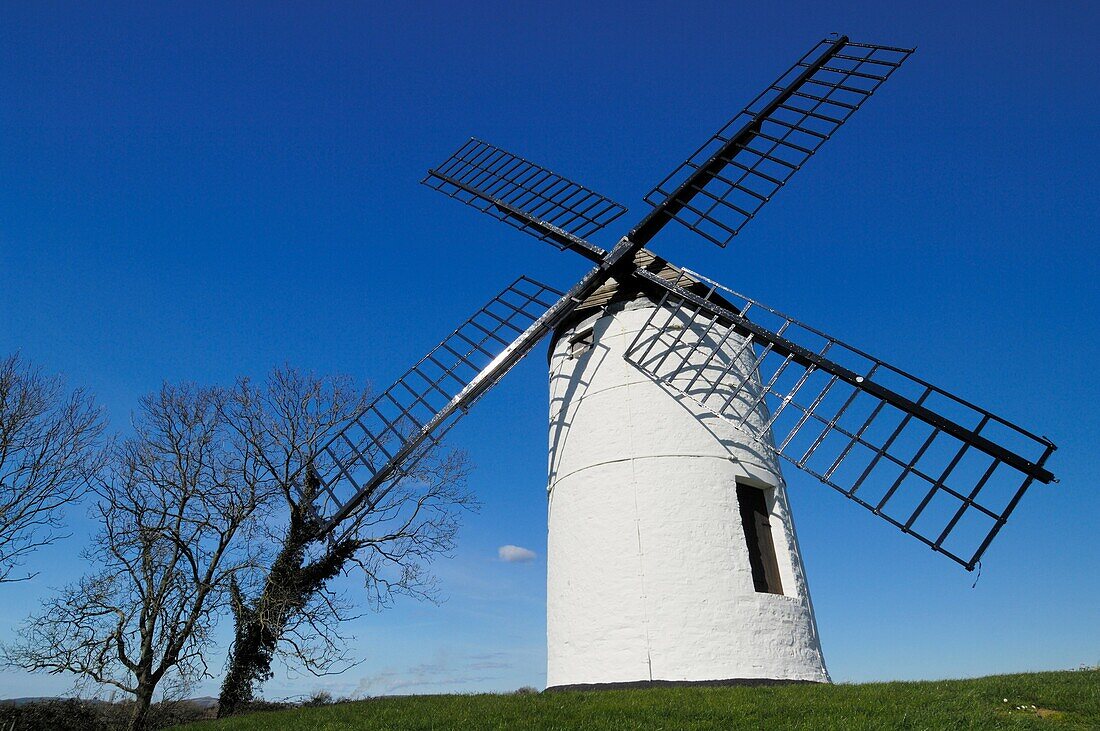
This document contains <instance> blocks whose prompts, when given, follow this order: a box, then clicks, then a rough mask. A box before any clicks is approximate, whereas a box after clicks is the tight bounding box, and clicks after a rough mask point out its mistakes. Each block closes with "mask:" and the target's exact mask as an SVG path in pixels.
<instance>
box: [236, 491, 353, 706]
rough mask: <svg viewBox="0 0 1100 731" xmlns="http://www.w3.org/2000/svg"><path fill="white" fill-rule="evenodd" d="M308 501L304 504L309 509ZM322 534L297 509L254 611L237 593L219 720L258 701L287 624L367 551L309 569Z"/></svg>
mask: <svg viewBox="0 0 1100 731" xmlns="http://www.w3.org/2000/svg"><path fill="white" fill-rule="evenodd" d="M318 484H319V483H318V482H317V478H316V476H315V475H312V474H310V475H308V476H307V486H308V487H311V488H313V490H316V489H317V486H318ZM308 494H309V493H308V491H307V495H308ZM307 500H308V497H307V498H304V500H303V504H307V503H306V501H307ZM317 528H318V525H317V521H316V518H313V517H312V516H310V515H309V514H307V513H306V511H305V510H304V509H303V508H301V507H300V506H297V505H295V506H292V507H291V511H290V523H289V525H288V526H287V532H286V537H285V538H284V539H283V545H282V548H280V549H279V553H278V555H277V556H276V557H275V561H274V562H273V563H272V564H271V570H270V571H269V572H268V574H267V577H266V578H265V580H264V586H263V590H262V591H261V592H260V595H259V596H258V597H256V599H255V600H254V601H253V602H252V603H251V605H248V604H247V603H246V601H245V599H244V598H243V597H242V596H241V595H240V592H239V590H238V589H237V588H236V586H233V587H232V591H233V621H234V625H235V632H234V640H233V648H232V650H231V651H230V654H229V668H228V670H227V671H226V674H225V680H224V681H223V682H222V689H221V694H220V696H219V697H218V718H225V717H226V716H230V715H232V714H234V713H235V712H237V711H239V710H240V709H241V708H242V707H243V706H244V705H245V704H246V703H248V702H250V701H251V700H252V697H253V691H254V685H255V683H257V682H262V681H264V680H267V679H268V678H270V677H271V660H272V658H273V656H274V654H275V649H276V647H277V645H278V644H279V640H280V638H281V637H282V634H283V631H284V630H285V629H286V626H287V623H288V622H289V621H290V619H291V618H292V617H293V616H294V615H295V614H296V613H297V612H299V611H301V610H302V609H303V608H304V607H305V606H306V604H307V603H308V602H309V600H310V599H311V598H312V597H313V595H314V594H315V593H316V592H317V591H319V590H320V589H322V588H323V587H324V585H325V582H327V581H328V580H329V579H331V578H332V577H333V576H335V575H336V574H337V573H339V572H340V570H341V569H342V568H343V566H344V564H345V563H347V561H348V559H350V558H351V557H352V556H353V555H354V554H355V552H356V551H357V550H359V548H360V547H361V545H362V544H360V543H359V542H358V541H356V540H345V541H341V542H340V543H337V544H336V545H334V546H331V547H330V548H329V550H328V551H326V552H325V554H324V555H323V556H321V557H320V558H319V559H317V560H316V561H314V562H313V563H310V564H306V563H305V557H306V548H307V547H308V546H309V545H310V544H311V543H313V542H314V541H317V540H320V538H319V537H318V536H317Z"/></svg>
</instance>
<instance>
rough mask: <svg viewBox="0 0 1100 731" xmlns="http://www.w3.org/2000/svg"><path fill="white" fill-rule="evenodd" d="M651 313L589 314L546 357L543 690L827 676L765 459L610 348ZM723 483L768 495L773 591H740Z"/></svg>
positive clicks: (745, 572)
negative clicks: (584, 337)
mask: <svg viewBox="0 0 1100 731" xmlns="http://www.w3.org/2000/svg"><path fill="white" fill-rule="evenodd" d="M618 307H619V308H621V307H622V305H619V306H618ZM652 307H653V304H652V303H650V302H649V300H645V299H640V300H635V301H634V302H631V303H629V304H628V305H627V307H626V309H625V310H623V309H620V310H619V311H618V312H615V313H614V314H606V313H603V314H601V315H600V316H598V319H596V318H595V317H594V318H590V319H588V320H587V321H585V322H582V323H580V324H578V325H577V326H575V327H574V328H572V330H571V331H569V332H565V333H562V334H561V336H560V337H559V338H558V340H557V343H556V345H555V347H554V350H553V352H552V353H551V362H550V480H549V539H548V549H547V550H548V555H547V564H548V566H547V646H548V648H547V649H548V653H547V655H548V657H547V685H548V686H550V687H555V686H563V685H576V684H598V683H622V682H636V681H649V680H673V681H705V680H732V679H780V680H809V681H820V682H828V680H829V677H828V674H827V672H826V670H825V664H824V660H823V658H822V656H821V648H820V644H819V642H818V638H817V629H816V626H815V623H814V617H813V610H812V607H811V605H810V599H809V595H808V593H807V589H806V580H805V576H804V571H803V567H802V559H801V557H800V555H799V552H798V545H797V541H796V539H795V535H794V530H793V526H792V524H791V520H790V511H789V508H788V505H787V499H786V493H785V491H784V488H783V482H782V477H781V476H780V473H779V470H778V466H777V465H776V464H775V462H774V460H773V459H771V458H769V457H767V456H766V455H765V453H763V452H761V450H760V449H759V447H758V446H754V445H753V444H752V442H751V441H749V440H747V439H746V438H745V437H743V436H742V435H741V434H740V433H739V432H737V431H736V430H735V429H734V428H733V427H732V426H730V425H728V424H727V423H726V422H724V421H722V420H720V419H718V418H717V417H715V416H712V415H711V414H709V413H708V412H704V411H703V410H701V409H699V408H698V407H695V406H694V404H692V403H691V402H690V401H687V400H685V399H683V398H680V397H677V396H675V395H673V393H672V392H670V391H667V390H666V389H665V388H663V387H662V386H661V385H659V384H657V383H655V382H654V381H653V380H652V379H650V378H649V377H648V376H646V375H645V374H644V373H642V372H641V371H639V370H638V369H636V368H635V367H634V366H632V365H631V364H630V363H628V362H627V361H626V360H624V359H623V357H622V356H623V353H624V351H625V349H626V347H627V346H628V345H629V344H630V342H631V341H632V340H633V339H634V336H635V334H636V333H637V331H638V330H639V329H640V328H641V326H642V325H643V323H644V322H645V320H646V318H647V317H648V315H649V313H650V312H651V310H652ZM593 325H594V329H593V346H592V347H591V348H590V349H589V350H588V351H587V352H584V353H582V354H579V355H578V356H577V357H573V356H572V355H571V354H570V351H571V349H572V346H571V345H570V337H571V335H573V334H575V333H580V332H584V331H585V330H586V329H588V328H589V327H593ZM692 332H693V331H691V330H689V331H688V336H687V337H685V338H684V341H690V339H691V333H692ZM732 350H733V348H732V347H731V348H730V351H731V352H732ZM748 363H751V360H750V361H748V362H747V363H740V364H739V365H738V367H735V368H734V370H735V371H737V370H738V369H741V370H742V372H744V370H745V368H747V365H748ZM761 417H762V414H752V415H750V421H752V420H757V423H760V422H759V421H758V420H759V419H760V418H761ZM738 481H741V482H744V483H747V484H751V485H754V486H757V487H767V486H774V487H775V488H776V489H775V490H773V491H769V492H770V493H771V494H772V495H773V496H774V500H773V501H772V503H771V504H770V505H769V508H770V512H771V515H770V523H771V525H772V533H773V538H774V543H775V549H776V556H777V563H778V564H779V571H780V576H781V579H782V585H783V591H784V594H783V595H776V594H767V593H759V592H757V591H755V589H754V587H753V579H752V574H751V569H750V565H749V558H748V551H747V549H746V541H745V537H744V533H743V530H742V527H741V518H740V512H739V509H738V503H737V494H736V484H737V482H738Z"/></svg>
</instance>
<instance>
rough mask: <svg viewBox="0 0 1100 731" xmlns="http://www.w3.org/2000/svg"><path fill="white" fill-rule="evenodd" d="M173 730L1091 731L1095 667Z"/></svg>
mask: <svg viewBox="0 0 1100 731" xmlns="http://www.w3.org/2000/svg"><path fill="white" fill-rule="evenodd" d="M180 728H181V729H192V730H194V731H215V730H217V729H234V730H236V729H241V730H242V731H248V730H252V729H255V730H256V731H260V730H261V729H263V730H265V731H266V730H267V729H290V730H293V729H302V730H303V731H318V730H319V729H394V730H398V731H399V730H401V729H532V728H533V729H715V730H716V731H717V730H722V731H726V730H727V729H762V728H767V729H815V730H816V729H845V731H847V730H848V729H883V728H889V729H946V728H1007V729H1029V728H1049V729H1100V672H1098V671H1096V670H1080V671H1065V672H1053V673H1026V674H1021V675H995V676H990V677H987V678H975V679H973V680H945V681H929V682H912V683H900V682H898V683H868V684H864V685H832V686H820V685H819V686H811V685H788V686H772V687H752V688H749V687H725V688H700V687H671V688H655V689H649V690H621V691H604V692H594V693H593V692H586V693H579V692H578V693H550V694H547V693H542V694H517V695H434V696H410V697H400V698H399V697H392V698H380V699H376V700H368V701H356V702H348V703H338V704H335V705H330V706H324V707H313V708H295V709H291V710H288V711H277V712H268V713H255V714H252V715H248V716H240V717H237V718H232V719H226V720H224V721H218V722H205V723H198V724H192V725H189V726H183V727H180Z"/></svg>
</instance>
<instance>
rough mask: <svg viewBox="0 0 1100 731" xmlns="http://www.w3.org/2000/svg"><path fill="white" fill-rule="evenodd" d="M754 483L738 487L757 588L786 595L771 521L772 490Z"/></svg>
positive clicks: (742, 524)
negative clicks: (753, 484) (777, 559)
mask: <svg viewBox="0 0 1100 731" xmlns="http://www.w3.org/2000/svg"><path fill="white" fill-rule="evenodd" d="M771 490H772V488H767V489H763V490H762V489H760V488H758V487H752V486H751V485H738V486H737V504H738V506H739V507H740V509H741V527H742V528H744V531H745V542H746V544H747V547H748V550H749V566H750V567H752V583H753V587H754V588H755V589H756V590H757V591H759V592H761V593H765V594H782V593H783V583H782V582H781V581H780V579H779V564H778V563H777V562H776V560H775V542H774V541H773V540H772V526H771V523H770V522H769V513H768V493H769V492H771Z"/></svg>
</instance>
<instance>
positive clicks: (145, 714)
mask: <svg viewBox="0 0 1100 731" xmlns="http://www.w3.org/2000/svg"><path fill="white" fill-rule="evenodd" d="M152 703H153V683H152V682H150V681H149V680H147V679H144V678H141V679H139V680H138V687H137V692H136V693H134V713H133V715H131V716H130V731H144V729H145V727H146V725H147V723H148V721H149V706H151V705H152Z"/></svg>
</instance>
